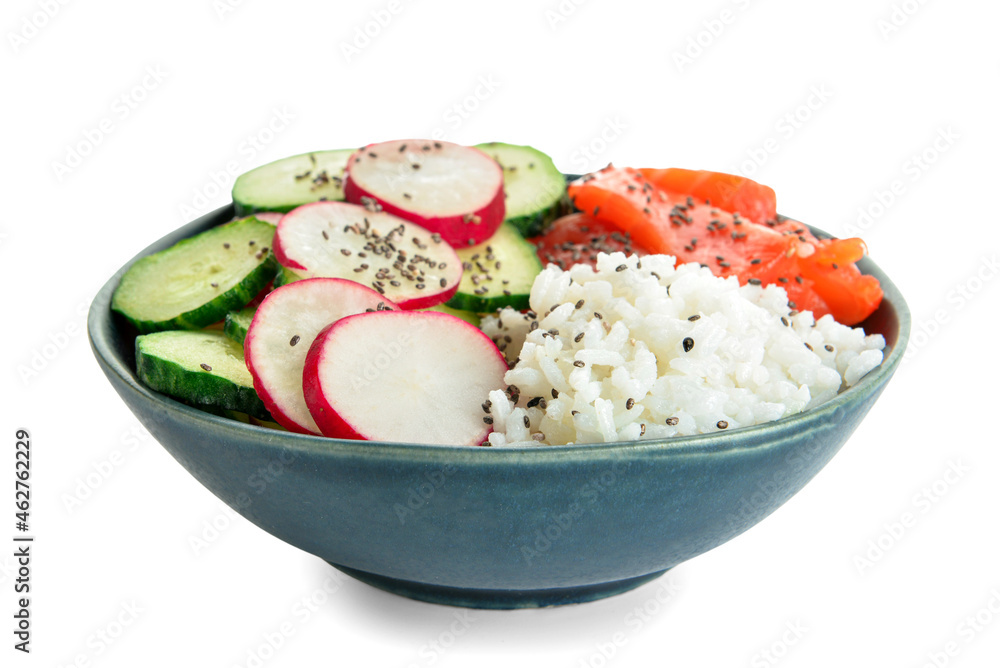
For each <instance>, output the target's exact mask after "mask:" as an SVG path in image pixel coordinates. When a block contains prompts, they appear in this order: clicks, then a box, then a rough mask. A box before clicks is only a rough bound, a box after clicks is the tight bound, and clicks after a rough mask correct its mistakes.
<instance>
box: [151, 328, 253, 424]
mask: <svg viewBox="0 0 1000 668" xmlns="http://www.w3.org/2000/svg"><path fill="white" fill-rule="evenodd" d="M135 361H136V371H137V373H138V376H139V380H140V381H142V382H143V384H145V385H146V386H147V387H149V388H150V389H153V390H156V391H157V392H161V393H163V394H167V395H170V396H171V397H175V398H177V399H180V400H182V401H186V402H188V403H190V404H191V405H194V406H197V407H198V408H203V409H205V410H209V411H210V412H215V413H217V414H218V411H226V410H229V411H239V412H240V413H246V414H248V415H252V416H254V417H256V418H259V419H262V420H271V419H272V418H271V415H270V413H268V412H267V409H266V408H264V402H262V401H261V400H260V397H258V396H257V392H256V391H255V390H254V388H253V377H252V376H251V375H250V372H249V371H247V366H246V363H245V362H244V361H243V346H241V345H240V344H238V343H236V342H235V341H233V340H232V339H230V338H228V337H227V336H226V335H225V334H223V333H222V332H220V331H218V330H203V331H200V332H194V331H178V330H174V331H168V332H155V333H153V334H146V335H143V336H138V337H136V339H135Z"/></svg>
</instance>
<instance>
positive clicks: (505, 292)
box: [446, 223, 542, 313]
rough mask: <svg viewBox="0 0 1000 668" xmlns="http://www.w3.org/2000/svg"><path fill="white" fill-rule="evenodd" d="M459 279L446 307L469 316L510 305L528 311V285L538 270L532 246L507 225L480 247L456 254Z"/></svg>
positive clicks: (539, 262) (536, 257) (536, 258)
mask: <svg viewBox="0 0 1000 668" xmlns="http://www.w3.org/2000/svg"><path fill="white" fill-rule="evenodd" d="M457 252H458V257H459V259H460V260H461V261H462V269H463V273H462V280H461V282H460V283H459V284H458V292H456V293H455V296H454V297H452V298H451V299H450V300H448V301H447V302H446V305H447V306H450V307H451V308H454V309H460V310H463V311H472V312H473V313H491V312H493V311H495V310H497V309H498V308H503V307H504V306H510V307H512V308H515V309H517V310H519V311H523V310H525V309H527V308H528V295H529V294H530V293H531V284H532V283H533V282H534V281H535V276H537V275H538V274H539V273H541V271H542V263H541V261H540V260H539V259H538V255H536V254H535V247H534V246H532V245H531V244H530V243H529V242H527V241H525V239H524V237H522V236H521V235H520V234H519V233H518V231H517V230H516V229H515V228H514V226H513V225H511V224H510V223H504V224H503V225H501V226H500V229H499V230H497V232H496V234H494V235H493V236H492V237H490V238H489V239H487V240H486V241H484V242H483V243H481V244H478V245H476V246H472V247H470V248H462V249H459V250H458V251H457Z"/></svg>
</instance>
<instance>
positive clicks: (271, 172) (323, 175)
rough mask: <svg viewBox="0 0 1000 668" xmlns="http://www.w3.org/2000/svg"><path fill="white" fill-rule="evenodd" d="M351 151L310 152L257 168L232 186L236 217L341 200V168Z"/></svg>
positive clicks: (342, 177) (242, 176)
mask: <svg viewBox="0 0 1000 668" xmlns="http://www.w3.org/2000/svg"><path fill="white" fill-rule="evenodd" d="M355 151H356V149H353V148H345V149H337V150H334V151H313V152H312V153H303V154H301V155H293V156H291V157H288V158H282V159H281V160H275V161H274V162H269V163H268V164H266V165H261V166H260V167H257V168H255V169H251V170H250V171H249V172H246V173H244V174H241V175H240V176H239V177H238V178H237V179H236V183H234V184H233V204H235V205H236V214H237V215H240V216H242V215H246V214H248V213H253V212H254V211H280V212H286V211H291V210H292V209H294V208H295V207H297V206H300V205H302V204H306V203H308V202H318V201H319V200H330V201H334V200H343V199H344V168H345V167H346V166H347V159H348V158H349V157H351V155H352V154H353V153H354V152H355Z"/></svg>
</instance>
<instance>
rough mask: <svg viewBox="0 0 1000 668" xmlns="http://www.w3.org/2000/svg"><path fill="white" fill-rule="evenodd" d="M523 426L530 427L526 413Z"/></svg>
mask: <svg viewBox="0 0 1000 668" xmlns="http://www.w3.org/2000/svg"><path fill="white" fill-rule="evenodd" d="M524 428H525V429H531V420H529V419H528V416H527V415H525V416H524Z"/></svg>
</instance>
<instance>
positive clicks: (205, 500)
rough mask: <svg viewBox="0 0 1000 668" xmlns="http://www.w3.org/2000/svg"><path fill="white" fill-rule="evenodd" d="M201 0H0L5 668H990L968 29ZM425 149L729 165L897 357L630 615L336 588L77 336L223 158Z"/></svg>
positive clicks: (990, 461)
mask: <svg viewBox="0 0 1000 668" xmlns="http://www.w3.org/2000/svg"><path fill="white" fill-rule="evenodd" d="M224 3H225V0H219V1H218V2H214V1H213V0H184V1H178V2H169V3H168V2H161V3H156V4H153V3H137V2H124V1H123V0H122V1H113V0H93V1H91V2H70V1H67V2H64V3H63V4H60V3H59V2H55V1H54V0H49V1H48V2H46V1H44V0H7V1H6V2H4V5H3V10H2V16H0V29H2V30H3V33H4V39H3V44H2V45H0V68H2V69H0V72H2V74H0V76H2V84H3V86H2V90H3V96H4V100H3V104H2V105H0V118H2V123H0V133H2V137H3V143H2V147H3V150H2V153H0V155H2V158H0V177H2V178H0V184H2V186H0V187H2V189H3V193H4V200H5V205H4V213H3V215H2V216H0V262H2V263H3V266H4V268H5V273H4V275H5V277H6V281H7V287H6V290H5V295H6V304H7V306H6V307H5V315H4V317H3V325H2V327H0V329H2V333H0V336H2V346H0V349H2V350H3V369H2V370H3V380H2V391H3V411H2V415H3V418H2V423H3V425H2V430H0V441H3V442H4V443H6V445H4V447H3V450H2V452H3V453H4V454H3V456H2V457H0V462H2V466H0V477H3V478H5V479H6V481H5V482H3V483H2V484H0V489H2V490H5V491H4V492H3V493H2V494H0V540H2V541H4V544H5V545H13V543H8V541H9V540H10V537H11V536H12V535H13V534H14V533H15V531H14V529H13V524H14V517H13V515H14V508H13V505H14V503H13V501H14V499H13V497H14V495H13V484H12V482H10V480H11V478H12V477H13V461H14V457H13V449H14V440H15V439H14V433H15V430H16V429H17V428H19V427H25V428H28V429H30V430H31V434H32V437H33V457H34V459H33V464H34V469H33V477H32V480H31V482H32V485H33V490H34V497H33V510H32V523H31V527H32V532H33V533H34V534H35V535H36V536H37V541H36V543H35V544H34V561H33V570H32V578H33V580H32V585H33V588H32V596H31V610H32V613H33V618H32V620H33V633H34V635H33V642H32V653H31V654H30V655H23V654H21V653H20V652H15V651H14V650H13V649H12V645H13V643H14V639H13V635H12V633H11V630H12V629H13V621H12V618H11V615H12V614H13V611H14V594H13V578H14V577H16V576H15V574H14V572H13V567H14V560H13V558H12V552H13V548H12V547H9V548H8V547H3V548H2V549H0V567H2V570H0V587H2V591H3V594H2V596H0V600H2V601H3V602H2V612H0V618H2V619H3V620H4V621H3V622H0V638H4V641H3V648H2V650H0V653H2V654H0V655H2V656H3V657H4V658H3V660H2V663H3V665H5V666H15V665H31V666H65V665H71V664H72V663H73V662H74V661H76V662H78V665H93V666H140V665H141V666H175V665H197V666H225V667H229V666H247V665H266V666H312V665H328V666H332V665H366V666H368V665H371V666H380V667H381V666H389V667H394V666H400V667H405V666H431V665H435V666H467V665H476V666H479V667H483V668H485V667H488V666H510V665H516V666H524V667H526V668H527V667H529V666H546V667H555V666H567V667H577V666H588V665H589V666H604V665H608V666H653V665H656V666H666V665H670V666H772V665H781V666H788V667H792V666H810V667H813V668H815V667H818V666H845V665H871V666H874V665H893V666H913V667H918V666H923V665H925V664H929V665H934V662H936V663H937V665H945V664H947V665H954V666H961V667H970V668H971V667H978V666H987V665H990V666H992V665H996V661H997V657H998V656H1000V568H998V564H1000V539H998V521H997V516H996V511H997V508H998V507H1000V485H998V480H997V472H998V464H1000V451H998V448H997V445H998V439H997V436H996V433H997V432H996V403H995V398H996V393H997V391H996V384H995V378H996V374H997V372H998V371H1000V369H998V364H997V352H996V351H997V347H996V346H997V341H996V338H995V331H996V328H995V326H996V324H997V322H998V318H997V310H996V305H997V295H998V294H1000V293H998V287H997V284H998V283H1000V280H997V279H996V272H997V264H996V262H997V251H998V248H1000V233H998V231H997V230H998V227H1000V226H998V222H1000V221H998V220H997V215H996V211H995V209H994V208H993V207H994V206H995V197H996V192H997V183H998V181H997V177H998V176H1000V171H998V169H997V167H996V157H997V149H998V148H1000V142H998V129H997V128H998V123H997V114H998V105H997V103H998V101H1000V96H998V93H997V78H998V74H1000V49H998V47H997V41H996V35H995V26H996V25H997V22H998V20H1000V5H997V4H996V3H990V2H985V1H978V2H974V1H972V0H967V1H956V2H949V3H945V2H923V3H917V2H916V0H907V1H906V2H901V1H900V0H895V1H893V0H877V1H873V2H871V1H868V2H863V1H862V0H846V1H845V2H838V3H831V2H827V3H822V4H819V3H805V2H793V1H792V0H769V1H767V2H757V1H754V0H750V1H744V0H740V2H729V1H726V0H715V1H714V2H705V3H688V2H684V3H681V2H667V3H653V2H628V1H623V0H619V1H617V2H611V1H610V0H591V1H590V2H579V3H578V4H574V3H573V2H571V1H570V0H564V2H562V4H561V5H560V4H559V3H558V2H557V0H550V1H548V2H539V3H532V2H528V1H527V0H521V1H516V2H506V3H490V4H489V5H487V4H486V3H469V2H466V3H460V2H457V1H455V2H446V1H444V0H411V1H406V2H400V3H398V4H397V3H390V2H388V0H364V1H362V2H357V3H350V5H348V3H320V2H306V1H305V0H298V1H285V2H281V3H278V2H268V1H266V0H243V1H241V0H230V4H224ZM45 7H48V9H47V12H48V15H47V14H46V13H45V11H46V10H44V9H43V8H45ZM391 10H392V11H391ZM49 15H51V16H49ZM379 20H380V21H381V23H382V24H384V25H379V22H378V21H379ZM365 30H367V31H368V32H369V33H371V34H372V35H373V36H371V37H365V36H364V35H363V31H365ZM699 44H700V46H699ZM348 47H349V48H348ZM679 56H684V57H685V58H688V59H689V60H688V61H687V62H685V61H683V60H681V59H680V58H679ZM435 131H438V132H439V135H438V136H441V137H444V138H446V139H450V140H454V141H458V142H465V143H474V142H480V141H488V140H501V141H506V142H511V143H523V144H532V145H535V146H537V147H538V148H540V149H542V150H544V151H546V152H548V153H549V154H551V155H552V156H553V158H554V159H555V161H556V164H557V165H558V166H559V167H560V168H562V169H563V170H565V171H568V172H579V171H583V170H589V169H592V168H597V167H600V166H603V165H604V164H606V163H607V162H609V161H614V162H615V163H616V164H619V165H634V166H647V165H648V166H683V167H692V168H710V169H717V170H728V171H739V172H742V173H744V174H747V175H752V176H754V177H755V178H757V179H759V180H761V181H763V182H765V183H767V184H769V185H771V186H773V187H774V188H775V190H776V191H777V193H778V201H779V210H780V211H782V212H784V213H785V214H787V215H790V216H793V217H797V218H799V219H801V220H803V221H806V222H809V223H811V224H813V225H816V226H818V227H820V228H824V229H826V230H828V231H831V232H833V233H836V234H839V235H844V236H846V235H851V234H855V235H857V234H860V235H861V236H863V237H864V238H865V239H866V241H867V242H868V246H869V250H870V254H871V256H872V257H873V258H874V259H875V261H876V262H877V263H878V264H879V265H880V266H881V267H882V268H883V269H884V270H885V271H886V272H887V273H888V274H889V275H890V276H891V277H892V278H893V279H894V281H895V282H896V283H897V285H898V286H899V287H900V288H901V289H902V291H903V293H904V294H905V296H906V298H907V300H908V302H909V305H910V308H911V310H912V312H913V316H914V324H915V326H914V336H913V338H912V339H911V340H912V345H911V349H910V355H909V356H908V358H907V359H906V360H905V361H904V362H903V364H902V366H901V367H900V369H899V371H898V373H897V375H896V378H895V379H894V380H893V382H892V383H891V384H890V386H889V388H888V389H887V390H886V392H885V394H884V395H883V397H882V399H881V400H880V401H879V403H878V404H877V405H876V406H875V408H874V409H873V410H872V412H871V414H870V415H869V417H868V419H867V420H866V422H865V423H864V424H863V425H862V426H861V427H860V428H859V429H858V431H857V432H856V433H855V435H854V436H853V437H852V438H851V440H850V441H849V442H848V444H847V445H846V446H845V447H844V449H843V450H842V451H841V453H840V454H838V456H837V457H836V458H835V459H834V460H833V462H832V463H831V464H830V465H829V466H828V467H826V469H824V470H823V471H822V472H821V473H820V474H819V476H818V477H817V478H816V479H815V480H814V481H813V482H812V483H811V484H809V485H808V486H807V487H806V489H804V490H803V491H802V492H801V493H800V494H798V495H797V496H796V497H794V498H793V499H792V500H791V501H790V502H789V503H787V504H786V505H785V506H784V507H782V508H781V509H780V510H778V511H777V512H776V513H774V515H772V516H771V517H769V518H768V519H766V520H765V521H764V522H762V523H761V524H760V525H758V526H757V527H755V528H753V529H752V530H750V531H749V532H748V533H746V534H744V535H743V536H740V537H739V538H737V539H735V540H733V541H731V542H729V543H727V544H725V545H723V546H721V547H719V548H717V549H715V550H713V551H711V552H710V553H708V554H705V555H703V556H701V557H698V558H696V559H694V560H692V561H691V562H689V563H685V564H682V565H681V566H678V567H677V568H676V569H674V570H673V571H672V572H671V573H668V575H666V576H664V577H663V578H661V579H660V580H659V581H656V582H653V583H651V584H648V585H646V586H644V587H642V588H639V589H637V590H634V591H632V592H630V593H627V594H624V595H621V596H618V597H615V598H611V599H608V600H604V601H600V602H595V603H589V604H584V605H578V606H570V607H565V608H560V609H548V610H529V611H516V612H486V611H472V612H468V613H466V612H463V611H461V610H459V609H454V608H448V607H441V606H434V605H429V604H424V603H418V602H414V601H410V600H407V599H403V598H398V597H395V596H392V595H390V594H386V593H383V592H381V591H377V590H375V589H372V588H370V587H367V586H366V585H363V584H360V583H357V582H355V581H353V580H350V579H348V578H345V577H340V576H338V575H337V574H336V572H335V571H333V570H332V569H331V568H329V567H327V566H326V565H325V564H324V563H323V562H322V561H320V560H319V559H317V558H315V557H312V556H310V555H308V554H305V553H303V552H301V551H299V550H298V549H296V548H294V547H291V546H289V545H286V544H284V543H282V542H280V541H279V540H277V539H275V538H273V537H271V536H269V535H268V534H266V533H264V532H263V531H261V530H260V529H258V528H256V527H255V526H253V525H251V524H250V523H249V522H247V521H246V520H244V519H242V518H241V517H237V516H234V515H233V514H232V513H231V511H229V510H227V509H226V508H225V507H224V506H223V504H222V503H221V502H220V501H219V500H218V499H216V498H215V497H214V496H212V495H211V494H210V493H209V492H208V491H207V490H205V489H204V488H202V487H201V486H200V485H199V484H198V483H196V482H195V481H194V479H193V478H192V477H191V476H189V475H188V474H187V473H186V472H185V471H184V470H183V469H182V468H181V467H180V466H179V465H178V464H177V463H176V462H175V461H174V460H173V459H172V458H171V457H170V456H169V455H168V454H167V453H166V452H165V451H164V450H163V449H161V448H160V446H159V445H158V444H157V443H156V442H155V441H153V440H152V439H151V438H150V437H149V436H148V434H146V432H145V431H144V430H143V429H142V428H141V427H139V426H138V423H137V422H136V420H135V419H134V418H133V417H132V416H131V414H130V413H129V412H128V410H127V409H126V408H125V406H124V404H123V403H122V402H121V401H120V400H119V399H118V397H117V396H116V395H115V394H114V392H113V391H112V389H111V387H110V385H109V384H108V383H107V382H106V380H105V379H104V377H103V375H102V374H101V372H100V370H99V369H98V366H97V364H96V362H95V361H94V359H93V357H92V354H91V352H90V349H89V346H88V343H87V340H86V334H85V331H84V328H85V315H84V313H85V309H86V307H87V305H88V304H89V302H90V300H91V299H92V297H93V295H94V294H95V292H96V291H97V289H98V288H99V287H100V286H101V285H102V284H103V282H104V281H105V280H106V279H107V278H108V277H109V276H110V275H111V274H112V273H113V272H114V271H115V270H116V269H117V268H118V267H119V266H120V265H121V264H123V263H124V262H125V261H126V260H127V259H129V258H130V257H131V256H132V255H133V254H135V253H136V252H138V251H139V250H140V249H142V248H143V247H145V246H146V245H147V244H149V243H151V242H152V241H154V240H156V239H158V238H159V237H160V236H162V235H163V234H165V233H167V232H168V231H170V230H172V229H174V228H176V227H178V226H179V225H181V224H182V223H184V222H186V221H187V220H189V219H191V218H193V217H195V216H196V215H200V214H201V213H203V212H207V211H209V210H211V209H212V208H215V207H217V206H220V205H222V204H224V203H225V202H226V201H227V198H228V195H227V193H228V184H227V182H228V180H229V179H230V177H229V176H228V175H227V174H226V170H227V168H228V169H234V170H235V171H244V170H246V169H249V168H251V167H254V166H256V165H259V164H263V163H265V162H268V161H271V160H274V159H277V158H280V157H283V156H285V155H290V154H294V153H300V152H303V151H309V150H315V149H321V148H341V147H351V146H360V145H362V144H364V143H368V142H372V141H379V140H387V139H395V138H401V137H413V136H427V135H431V134H432V133H434V132H435ZM84 154H85V155H84ZM74 156H75V157H74ZM921 156H922V157H921ZM915 158H916V159H918V160H921V161H923V162H922V163H920V164H918V163H917V162H916V161H915ZM921 165H922V166H921ZM216 182H221V183H223V187H218V186H217V185H216ZM894 182H898V183H896V194H894V195H893V194H892V186H893V184H894ZM880 199H881V200H882V201H881V202H880ZM890 200H891V201H890ZM859 211H868V212H869V216H868V217H859ZM918 333H919V334H918ZM112 458H113V462H114V463H112ZM949 471H950V472H949ZM88 480H89V481H90V482H89V483H88ZM95 482H96V483H97V484H96V485H95V484H91V483H95ZM904 519H906V520H907V525H908V526H903V525H902V522H903V520H904ZM213 525H214V527H216V528H213ZM192 539H198V540H202V541H204V544H203V545H201V546H200V548H199V547H198V546H197V545H196V543H194V542H193V541H192ZM331 577H334V580H333V581H330V582H327V581H328V579H329V578H331ZM324 584H327V585H328V588H330V589H336V591H335V593H332V594H330V595H328V596H327V595H326V594H325V593H324V590H323V588H324ZM667 585H669V587H667V588H664V587H665V586H667ZM310 598H315V599H317V600H323V602H322V603H321V604H320V605H317V606H315V607H314V611H312V612H309V613H308V615H307V614H305V613H303V612H302V611H303V610H308V608H306V607H305V604H304V603H303V600H304V601H309V600H310ZM661 599H666V600H665V601H664V600H661ZM991 608H992V610H991ZM637 609H638V610H640V611H642V610H644V611H645V612H643V613H642V615H644V616H642V615H640V613H639V612H637ZM456 614H459V615H467V617H462V618H461V619H459V618H457V617H456ZM977 616H978V620H979V621H976V617H977ZM970 619H971V621H970ZM283 625H285V626H284V629H290V633H289V634H286V636H285V637H284V638H282V639H280V643H279V642H278V639H276V636H275V634H276V633H282V631H281V629H282V628H283ZM101 634H104V637H105V638H107V640H102V639H101V638H102V635H101ZM111 636H114V637H111ZM267 638H271V641H270V642H271V643H272V644H280V647H279V648H278V649H277V650H272V649H271V648H270V647H269V646H268V645H267V642H268V640H267ZM948 651H950V652H951V656H949V655H948V654H947V652H948ZM763 652H768V653H769V654H768V655H765V654H763ZM255 656H256V657H260V656H263V657H264V660H263V661H260V660H258V659H255V658H254V657H255ZM608 657H610V658H608Z"/></svg>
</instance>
